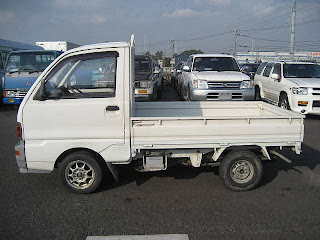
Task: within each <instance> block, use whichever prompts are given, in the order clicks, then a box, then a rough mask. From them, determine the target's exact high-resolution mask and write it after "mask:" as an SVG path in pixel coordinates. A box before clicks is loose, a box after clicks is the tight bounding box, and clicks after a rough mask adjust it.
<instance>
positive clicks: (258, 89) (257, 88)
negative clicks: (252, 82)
mask: <svg viewBox="0 0 320 240" xmlns="http://www.w3.org/2000/svg"><path fill="white" fill-rule="evenodd" d="M254 100H255V101H261V94H260V88H259V87H256V89H255V92H254Z"/></svg>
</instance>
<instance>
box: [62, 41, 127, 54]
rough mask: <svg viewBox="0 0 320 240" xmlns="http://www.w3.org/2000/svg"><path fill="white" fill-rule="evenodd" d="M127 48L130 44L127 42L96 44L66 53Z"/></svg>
mask: <svg viewBox="0 0 320 240" xmlns="http://www.w3.org/2000/svg"><path fill="white" fill-rule="evenodd" d="M129 46H130V44H129V43H127V42H109V43H96V44H90V45H84V46H81V47H77V48H73V49H71V50H69V51H67V52H68V53H71V52H78V51H84V50H91V49H99V48H120V47H129Z"/></svg>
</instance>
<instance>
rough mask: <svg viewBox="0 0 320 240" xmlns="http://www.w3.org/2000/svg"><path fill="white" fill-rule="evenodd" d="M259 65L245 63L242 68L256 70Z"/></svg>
mask: <svg viewBox="0 0 320 240" xmlns="http://www.w3.org/2000/svg"><path fill="white" fill-rule="evenodd" d="M258 67H259V65H258V64H248V65H246V64H244V65H242V66H241V70H243V71H247V72H256V71H257V69H258Z"/></svg>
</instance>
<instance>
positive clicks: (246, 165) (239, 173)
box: [230, 160, 254, 183]
mask: <svg viewBox="0 0 320 240" xmlns="http://www.w3.org/2000/svg"><path fill="white" fill-rule="evenodd" d="M253 173H254V168H253V165H252V163H251V162H249V161H247V160H239V161H237V162H235V163H234V164H233V165H232V166H231V169H230V176H231V179H232V180H233V181H235V182H236V183H247V182H249V181H250V180H251V179H252V177H253Z"/></svg>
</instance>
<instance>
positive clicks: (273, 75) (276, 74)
mask: <svg viewBox="0 0 320 240" xmlns="http://www.w3.org/2000/svg"><path fill="white" fill-rule="evenodd" d="M271 78H272V79H275V80H280V76H279V74H278V73H272V74H271Z"/></svg>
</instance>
